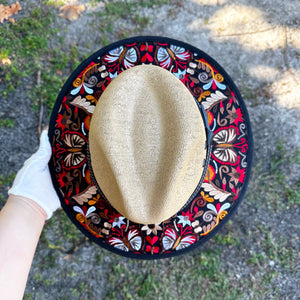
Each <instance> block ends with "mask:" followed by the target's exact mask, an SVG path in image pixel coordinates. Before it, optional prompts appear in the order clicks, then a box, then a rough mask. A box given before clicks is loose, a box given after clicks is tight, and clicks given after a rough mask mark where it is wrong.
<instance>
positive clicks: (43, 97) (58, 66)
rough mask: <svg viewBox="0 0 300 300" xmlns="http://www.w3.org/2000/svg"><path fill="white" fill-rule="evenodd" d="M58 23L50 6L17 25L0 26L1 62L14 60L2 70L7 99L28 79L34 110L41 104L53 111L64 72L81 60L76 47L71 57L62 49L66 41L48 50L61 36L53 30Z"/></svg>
mask: <svg viewBox="0 0 300 300" xmlns="http://www.w3.org/2000/svg"><path fill="white" fill-rule="evenodd" d="M55 19H56V15H55V14H54V13H53V12H52V11H51V10H50V9H49V8H47V6H40V7H36V8H34V9H33V10H32V11H31V12H30V14H29V16H27V17H23V18H21V19H19V20H18V21H17V22H15V23H9V22H7V23H5V24H4V25H2V26H0V45H1V52H0V58H9V59H10V60H11V64H10V65H5V66H4V67H3V68H2V71H1V70H0V76H1V75H2V76H1V77H2V78H3V79H4V80H3V83H4V84H5V89H4V90H3V91H2V96H3V97H8V95H9V94H10V93H12V92H14V91H15V89H16V87H18V86H19V85H21V83H22V80H23V78H24V77H28V78H30V80H31V84H30V88H29V89H28V90H29V92H28V96H29V97H30V98H31V99H32V104H33V107H35V108H37V107H38V106H39V105H40V104H41V103H42V104H44V105H46V106H47V107H48V108H49V109H51V108H52V107H53V105H54V103H55V100H56V97H57V94H58V91H59V90H60V89H61V87H62V85H63V83H64V82H65V80H66V76H65V75H63V74H64V72H63V71H64V70H65V69H66V68H68V67H69V68H74V66H75V65H77V64H78V57H79V54H78V52H77V48H76V47H75V46H74V47H72V46H71V48H70V51H69V52H68V53H65V52H64V51H62V50H61V49H60V46H61V45H62V44H63V39H61V40H59V41H57V42H58V47H56V48H53V47H51V48H49V45H48V41H49V40H50V39H52V40H55V39H56V35H57V32H58V29H56V28H52V27H51V26H50V24H52V23H53V22H54V21H55ZM29 62H30V63H29ZM67 73H68V72H67ZM4 74H5V75H4Z"/></svg>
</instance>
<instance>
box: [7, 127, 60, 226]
mask: <svg viewBox="0 0 300 300" xmlns="http://www.w3.org/2000/svg"><path fill="white" fill-rule="evenodd" d="M50 156H51V146H50V143H49V138H48V135H47V131H43V132H42V134H41V137H40V147H39V149H38V151H37V152H36V153H34V154H33V155H32V156H31V157H30V158H29V159H27V160H26V161H25V163H24V166H23V167H22V169H21V170H20V171H19V172H18V173H17V176H16V178H15V180H14V183H13V186H12V188H11V189H10V190H9V191H8V194H9V195H10V194H13V195H18V196H23V197H26V198H29V199H31V200H33V201H35V202H36V203H37V204H39V205H40V206H41V207H42V208H43V209H44V210H45V212H46V214H47V220H48V219H50V218H51V216H52V214H53V212H54V211H55V210H56V209H58V208H59V207H60V201H59V199H58V196H57V194H56V192H55V190H54V187H53V185H52V180H51V177H50V172H49V168H48V162H49V160H50Z"/></svg>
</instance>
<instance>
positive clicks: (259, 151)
mask: <svg viewBox="0 0 300 300" xmlns="http://www.w3.org/2000/svg"><path fill="white" fill-rule="evenodd" d="M13 2H14V1H11V0H6V1H1V3H3V4H5V5H7V4H12V3H13ZM19 2H20V5H21V7H22V10H21V11H19V12H18V14H16V15H13V16H12V17H13V18H14V21H15V22H14V23H13V22H11V21H7V20H5V21H4V22H3V23H2V24H1V23H0V144H1V150H0V151H1V155H0V207H2V206H3V204H4V203H5V200H6V197H7V190H8V188H9V186H10V185H11V184H12V180H13V178H14V176H15V174H16V172H17V171H18V170H19V168H20V167H21V166H22V164H23V162H24V160H25V159H26V158H27V157H29V156H30V155H31V154H32V153H33V152H34V150H35V149H36V148H37V145H38V133H39V130H40V129H41V128H42V127H43V126H44V125H47V123H48V121H49V114H50V113H51V107H52V106H53V103H54V101H55V99H56V96H57V94H58V92H59V90H60V88H61V87H62V85H63V83H64V81H65V80H66V79H67V77H68V75H70V73H71V72H72V70H74V68H75V67H76V66H77V65H78V63H79V62H80V61H82V60H83V59H84V58H85V57H87V56H89V55H90V54H92V53H93V52H95V51H96V50H98V49H99V48H101V47H102V46H103V45H106V44H108V43H111V42H113V41H116V40H119V39H121V38H125V37H129V36H134V35H161V36H168V37H171V38H175V39H180V40H182V41H184V42H187V43H190V44H192V45H194V46H196V47H198V48H200V49H201V50H203V51H205V52H207V53H208V54H209V55H210V56H212V57H213V58H214V59H215V60H216V61H217V62H219V63H220V64H221V65H222V66H223V67H224V69H225V70H226V71H227V73H229V74H230V76H231V77H232V78H233V80H234V82H235V83H236V85H237V86H238V88H239V90H240V91H241V93H242V96H243V98H244V100H245V102H246V105H247V108H248V112H249V115H250V120H251V124H252V129H253V134H254V143H255V152H254V166H253V172H252V179H251V181H250V184H249V187H248V190H247V193H246V195H245V197H244V200H243V202H242V204H241V205H240V207H239V208H238V210H237V212H236V214H235V215H234V217H233V218H232V219H231V220H230V221H229V223H228V224H227V225H226V226H225V227H224V228H223V229H222V230H221V232H220V233H219V234H218V235H216V236H215V237H214V238H213V239H211V240H210V241H208V242H207V243H206V244H205V245H204V246H202V247H201V248H199V249H198V250H197V251H194V252H191V253H188V254H186V255H184V256H182V257H176V258H171V259H165V260H159V261H137V260H132V259H126V258H123V257H119V256H117V255H115V254H111V253H109V252H108V251H106V250H104V249H101V248H99V247H98V246H97V245H95V244H93V243H92V242H90V241H88V240H86V238H85V237H84V236H82V234H81V233H80V232H78V230H76V229H75V227H74V226H73V225H72V224H71V222H70V221H69V219H68V218H67V217H66V215H65V214H64V212H63V211H61V210H59V211H58V212H56V213H55V215H54V216H53V218H52V219H51V220H50V221H49V222H48V223H47V224H46V226H45V229H44V231H43V234H42V237H41V240H40V243H39V245H38V248H37V251H36V255H35V258H34V262H33V265H32V269H31V272H30V276H29V280H28V284H27V287H26V292H25V296H24V299H49V300H52V299H188V300H189V299H299V298H300V242H299V236H300V208H299V205H300V172H299V165H300V164H299V163H300V152H299V149H300V147H299V146H300V135H299V118H300V97H299V91H300V18H299V11H300V2H299V1H297V0H286V1H280V0H272V1H270V0H261V1H260V0H247V1H246V0H203V1H200V0H190V1H173V0H154V1H145V0H144V1H138V0H131V1H129V0H128V1H100V0H91V1H87V0H81V1H80V0H78V2H77V3H74V2H72V1H65V0H39V1H38V0H27V1H19ZM66 3H72V4H76V5H79V4H84V5H85V11H83V12H81V15H80V16H79V18H78V19H77V20H74V21H69V20H67V19H65V18H63V17H60V16H58V14H59V9H60V7H62V6H63V5H64V4H66ZM7 59H8V60H7ZM9 61H10V63H9Z"/></svg>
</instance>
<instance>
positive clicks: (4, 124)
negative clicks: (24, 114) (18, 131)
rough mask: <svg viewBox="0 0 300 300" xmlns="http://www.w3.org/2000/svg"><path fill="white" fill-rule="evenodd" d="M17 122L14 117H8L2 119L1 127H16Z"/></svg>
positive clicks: (0, 121)
mask: <svg viewBox="0 0 300 300" xmlns="http://www.w3.org/2000/svg"><path fill="white" fill-rule="evenodd" d="M15 122H16V121H15V120H14V119H8V118H5V119H0V127H3V128H14V126H15Z"/></svg>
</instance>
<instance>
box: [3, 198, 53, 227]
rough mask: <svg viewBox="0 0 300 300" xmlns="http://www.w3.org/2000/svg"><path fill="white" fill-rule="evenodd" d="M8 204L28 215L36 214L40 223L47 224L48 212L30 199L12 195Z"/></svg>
mask: <svg viewBox="0 0 300 300" xmlns="http://www.w3.org/2000/svg"><path fill="white" fill-rule="evenodd" d="M8 202H9V203H11V204H12V205H14V206H15V209H21V210H23V211H24V213H26V214H34V215H35V217H36V218H38V219H39V220H40V221H42V222H45V219H46V218H47V213H46V211H45V210H44V209H43V208H42V207H41V206H40V205H39V204H37V203H36V202H35V201H33V200H32V199H30V198H27V197H23V196H19V195H14V194H11V195H10V196H9V198H8Z"/></svg>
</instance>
